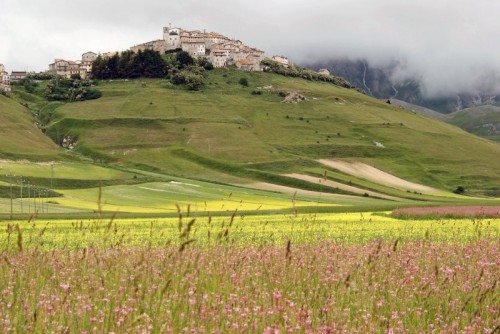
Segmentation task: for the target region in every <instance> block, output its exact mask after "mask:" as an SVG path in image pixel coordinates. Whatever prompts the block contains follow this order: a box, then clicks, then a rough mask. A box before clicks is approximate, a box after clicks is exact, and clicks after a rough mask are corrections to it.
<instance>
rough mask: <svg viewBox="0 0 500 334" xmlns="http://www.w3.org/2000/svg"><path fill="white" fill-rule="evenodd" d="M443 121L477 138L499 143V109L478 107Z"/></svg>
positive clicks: (458, 112) (448, 116)
mask: <svg viewBox="0 0 500 334" xmlns="http://www.w3.org/2000/svg"><path fill="white" fill-rule="evenodd" d="M445 121H446V122H447V123H450V124H454V125H456V126H459V127H461V128H462V129H465V130H466V131H468V132H471V133H473V134H475V135H477V136H481V137H484V138H488V139H491V140H495V141H500V107H498V106H480V107H475V108H467V109H464V110H460V111H457V112H454V113H452V114H449V115H447V117H446V119H445Z"/></svg>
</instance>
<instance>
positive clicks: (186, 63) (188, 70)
mask: <svg viewBox="0 0 500 334" xmlns="http://www.w3.org/2000/svg"><path fill="white" fill-rule="evenodd" d="M211 69H213V65H212V64H211V63H210V62H209V61H208V60H206V59H193V58H192V57H191V56H190V55H189V53H187V52H185V51H182V50H176V51H175V52H171V53H168V54H165V55H163V56H162V55H160V53H159V52H157V51H153V50H145V51H139V52H137V53H134V52H132V51H124V52H122V53H121V54H115V55H114V56H113V57H111V58H103V57H101V56H98V57H97V59H96V60H95V61H94V63H93V64H92V77H93V78H94V79H98V80H108V79H135V78H166V79H170V81H171V82H172V83H173V84H174V85H184V86H185V87H186V88H188V89H190V90H199V89H201V88H202V87H203V86H204V81H203V72H204V71H205V70H211Z"/></svg>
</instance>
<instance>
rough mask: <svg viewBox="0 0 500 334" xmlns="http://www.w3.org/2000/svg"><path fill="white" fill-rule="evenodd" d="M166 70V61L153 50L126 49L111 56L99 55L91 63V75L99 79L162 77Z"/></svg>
mask: <svg viewBox="0 0 500 334" xmlns="http://www.w3.org/2000/svg"><path fill="white" fill-rule="evenodd" d="M167 71H168V67H167V63H166V62H165V60H164V59H163V58H162V56H161V55H160V54H159V53H158V52H157V51H153V50H145V51H139V52H137V53H134V52H132V51H128V50H127V51H124V52H122V53H121V54H115V55H114V56H112V57H111V58H103V57H101V56H100V55H99V56H98V57H97V59H96V60H95V61H94V62H93V64H92V77H93V78H95V79H99V80H105V79H135V78H141V77H143V78H164V77H165V75H166V74H167Z"/></svg>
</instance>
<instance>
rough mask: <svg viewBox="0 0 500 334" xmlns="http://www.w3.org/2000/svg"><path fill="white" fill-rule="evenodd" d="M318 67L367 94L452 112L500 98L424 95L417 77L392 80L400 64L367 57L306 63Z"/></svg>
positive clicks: (470, 95)
mask: <svg viewBox="0 0 500 334" xmlns="http://www.w3.org/2000/svg"><path fill="white" fill-rule="evenodd" d="M303 65H305V66H306V67H309V68H312V69H315V70H318V69H320V68H326V69H328V70H329V71H330V72H331V73H332V74H333V75H335V76H339V77H343V78H345V79H346V80H347V81H349V82H350V83H352V84H353V85H355V86H356V87H357V88H359V89H361V90H363V91H364V92H365V93H366V94H368V95H370V96H373V97H375V98H379V99H398V100H401V101H405V102H408V103H411V104H415V105H419V106H422V107H425V108H429V109H432V110H436V111H438V112H440V113H444V114H449V113H452V112H456V111H459V110H462V109H466V108H471V107H477V106H482V105H493V104H495V103H497V101H499V102H500V96H497V95H488V94H480V93H477V94H473V93H463V94H459V95H453V96H447V97H442V98H426V97H424V96H423V94H422V91H421V87H420V83H419V81H418V78H415V79H411V80H406V81H403V82H397V83H393V81H392V80H391V77H392V75H393V73H394V71H395V70H396V67H397V64H392V65H388V66H385V67H375V66H370V64H368V62H367V61H364V60H349V59H335V60H329V61H324V62H317V63H311V64H303Z"/></svg>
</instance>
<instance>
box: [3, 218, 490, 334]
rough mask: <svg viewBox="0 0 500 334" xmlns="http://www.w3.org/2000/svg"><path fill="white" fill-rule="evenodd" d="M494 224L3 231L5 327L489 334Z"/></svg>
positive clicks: (108, 224)
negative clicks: (134, 231)
mask: <svg viewBox="0 0 500 334" xmlns="http://www.w3.org/2000/svg"><path fill="white" fill-rule="evenodd" d="M134 227H135V230H136V231H138V232H137V233H136V234H134V233H132V231H133V230H134ZM499 227H500V220H498V219H492V220H485V221H474V220H466V219H464V220H458V219H456V220H443V221H409V220H397V219H393V218H389V217H385V216H383V215H378V214H371V213H365V214H359V213H358V214H330V215H323V216H321V215H318V216H311V215H305V216H255V217H241V216H238V215H237V214H233V215H232V216H228V217H213V218H208V217H203V218H201V217H198V218H193V217H188V216H187V215H185V216H184V217H183V216H182V214H180V216H179V217H178V218H176V219H165V220H153V221H141V220H137V221H133V220H112V219H95V220H91V221H60V222H58V221H53V222H45V221H30V222H17V223H10V222H8V223H2V232H1V233H2V239H1V240H2V259H1V264H0V271H1V275H2V278H3V279H2V280H1V281H0V326H1V331H2V332H4V333H9V332H11V333H22V332H36V333H38V332H40V333H43V332H47V333H125V332H126V333H495V332H498V331H499V330H500V314H499V310H500V293H499V291H500V290H499V285H498V280H499V277H500V232H499V231H500V230H499ZM459 229H460V231H459V232H457V231H458V230H459ZM251 231H254V233H253V234H252V233H251ZM328 231H330V232H328ZM459 236H461V237H459Z"/></svg>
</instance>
